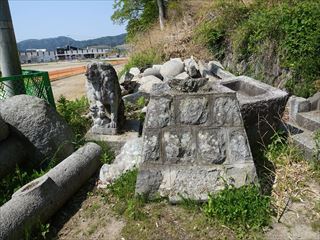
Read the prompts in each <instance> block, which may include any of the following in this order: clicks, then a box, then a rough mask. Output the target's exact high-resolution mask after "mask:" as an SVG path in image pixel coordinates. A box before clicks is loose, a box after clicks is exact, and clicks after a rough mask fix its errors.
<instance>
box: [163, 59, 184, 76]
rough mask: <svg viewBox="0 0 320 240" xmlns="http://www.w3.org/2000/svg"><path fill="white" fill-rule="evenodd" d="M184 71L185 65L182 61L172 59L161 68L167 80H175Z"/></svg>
mask: <svg viewBox="0 0 320 240" xmlns="http://www.w3.org/2000/svg"><path fill="white" fill-rule="evenodd" d="M183 71H184V63H183V62H182V61H181V60H180V61H179V60H176V59H172V60H170V61H168V62H166V63H164V64H163V65H162V66H161V68H160V73H161V75H162V76H163V78H164V79H165V80H167V79H170V78H173V77H175V76H177V75H178V74H180V73H182V72H183Z"/></svg>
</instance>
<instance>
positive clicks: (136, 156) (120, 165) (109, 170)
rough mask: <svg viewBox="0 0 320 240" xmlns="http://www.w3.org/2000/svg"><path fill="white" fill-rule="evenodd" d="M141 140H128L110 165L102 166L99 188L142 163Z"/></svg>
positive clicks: (135, 138) (136, 138) (137, 138)
mask: <svg viewBox="0 0 320 240" xmlns="http://www.w3.org/2000/svg"><path fill="white" fill-rule="evenodd" d="M142 146H143V140H142V138H141V137H140V138H139V137H134V138H131V139H129V140H128V141H127V142H126V143H125V144H124V145H123V147H122V148H121V151H120V153H119V154H118V155H117V156H116V158H115V160H114V161H113V162H112V164H104V165H103V166H102V167H101V169H100V173H99V180H100V182H99V187H106V186H107V185H109V184H110V183H112V182H113V181H114V180H116V179H117V178H119V177H120V176H121V175H122V174H123V173H125V172H127V171H129V170H131V169H133V168H135V167H139V166H140V164H141V162H142Z"/></svg>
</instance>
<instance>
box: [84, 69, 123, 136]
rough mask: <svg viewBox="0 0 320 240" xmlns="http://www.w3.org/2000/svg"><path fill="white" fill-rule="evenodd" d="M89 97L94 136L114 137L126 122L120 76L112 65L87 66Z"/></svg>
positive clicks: (91, 130)
mask: <svg viewBox="0 0 320 240" xmlns="http://www.w3.org/2000/svg"><path fill="white" fill-rule="evenodd" d="M86 76H87V96H88V100H89V102H90V115H91V117H92V121H93V127H92V128H91V129H90V132H91V133H93V134H102V135H114V134H117V133H118V132H119V131H120V130H121V129H122V128H123V124H124V121H125V117H124V104H123V101H122V98H121V89H120V85H119V81H118V76H117V73H116V71H115V69H114V68H113V67H112V65H111V64H108V63H107V64H105V63H91V64H88V66H87V72H86Z"/></svg>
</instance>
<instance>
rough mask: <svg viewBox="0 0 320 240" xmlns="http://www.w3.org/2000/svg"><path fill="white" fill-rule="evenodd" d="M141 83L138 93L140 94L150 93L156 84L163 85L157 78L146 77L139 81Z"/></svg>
mask: <svg viewBox="0 0 320 240" xmlns="http://www.w3.org/2000/svg"><path fill="white" fill-rule="evenodd" d="M137 82H138V83H139V85H140V86H139V87H138V91H140V92H145V93H150V92H151V89H152V85H153V84H156V83H162V81H161V80H160V79H159V78H157V77H155V76H152V75H150V76H146V77H142V78H141V79H139V80H137Z"/></svg>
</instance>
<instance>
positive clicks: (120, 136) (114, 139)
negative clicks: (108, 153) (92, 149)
mask: <svg viewBox="0 0 320 240" xmlns="http://www.w3.org/2000/svg"><path fill="white" fill-rule="evenodd" d="M139 125H140V122H139V121H137V120H130V121H126V122H125V128H124V129H123V131H122V132H116V133H117V134H116V135H106V134H105V133H95V132H93V131H92V128H91V129H90V130H89V131H88V132H87V134H86V136H85V138H86V140H87V141H103V142H106V143H107V144H108V145H109V146H110V148H111V149H112V150H113V151H114V152H115V154H116V155H117V154H119V152H120V149H121V148H122V146H123V145H124V144H125V143H126V142H127V141H129V140H130V139H133V138H136V137H137V136H138V135H139ZM109 129H110V128H109Z"/></svg>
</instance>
